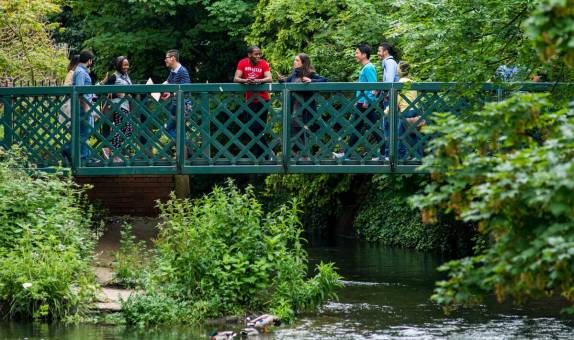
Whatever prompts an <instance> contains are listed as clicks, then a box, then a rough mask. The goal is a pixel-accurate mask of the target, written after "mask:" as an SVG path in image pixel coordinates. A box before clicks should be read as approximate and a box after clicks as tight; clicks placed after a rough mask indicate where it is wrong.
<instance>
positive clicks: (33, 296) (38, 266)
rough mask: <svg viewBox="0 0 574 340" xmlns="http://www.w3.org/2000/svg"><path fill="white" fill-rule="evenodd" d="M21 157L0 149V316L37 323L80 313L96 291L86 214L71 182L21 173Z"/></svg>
mask: <svg viewBox="0 0 574 340" xmlns="http://www.w3.org/2000/svg"><path fill="white" fill-rule="evenodd" d="M22 158H23V157H22V155H21V154H20V153H19V151H18V150H17V149H13V150H10V151H4V150H3V149H1V148H0V313H1V315H2V316H3V317H5V318H10V319H16V318H17V319H32V318H33V319H37V320H38V319H50V320H61V319H64V318H66V317H68V316H73V315H78V314H82V312H83V311H84V310H85V306H86V304H87V303H88V302H89V301H90V300H91V298H92V297H93V295H94V291H95V288H96V286H95V283H94V278H93V274H92V273H91V272H90V269H89V262H90V260H91V254H92V252H93V249H94V246H95V241H96V235H95V233H93V232H92V231H91V230H90V223H91V222H90V216H91V210H90V209H89V207H88V206H87V205H86V204H85V203H84V200H83V190H82V189H81V188H79V187H78V186H77V185H76V184H74V183H73V182H72V180H71V178H67V177H58V175H54V174H51V175H50V174H46V173H41V172H35V171H32V170H26V171H24V170H23V169H22V166H21V161H16V160H17V159H22Z"/></svg>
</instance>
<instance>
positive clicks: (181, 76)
mask: <svg viewBox="0 0 574 340" xmlns="http://www.w3.org/2000/svg"><path fill="white" fill-rule="evenodd" d="M167 83H168V84H191V79H190V78H189V72H187V69H186V68H185V67H183V65H181V64H179V66H178V67H177V68H176V69H175V70H171V72H169V76H168V77H167Z"/></svg>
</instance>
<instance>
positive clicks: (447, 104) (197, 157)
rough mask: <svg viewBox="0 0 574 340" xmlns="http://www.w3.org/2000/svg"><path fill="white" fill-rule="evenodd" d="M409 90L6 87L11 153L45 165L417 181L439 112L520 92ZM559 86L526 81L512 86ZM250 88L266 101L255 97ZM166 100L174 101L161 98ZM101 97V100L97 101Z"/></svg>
mask: <svg viewBox="0 0 574 340" xmlns="http://www.w3.org/2000/svg"><path fill="white" fill-rule="evenodd" d="M403 86H405V85H404V84H402V83H321V84H266V85H257V86H247V85H239V84H189V85H133V86H63V87H21V88H0V147H3V148H9V147H11V146H12V145H14V144H17V145H19V146H20V147H21V148H22V149H23V150H24V151H25V152H26V154H27V157H28V160H29V162H30V163H32V164H34V165H35V166H36V167H38V168H40V169H44V170H52V171H53V169H54V168H56V167H64V168H70V169H71V170H72V173H73V174H75V175H127V174H233V173H415V172H418V171H419V170H417V167H418V166H419V165H420V161H421V158H422V156H423V150H424V148H425V145H426V144H427V142H428V138H429V137H428V136H426V135H425V134H424V133H422V132H421V131H420V129H419V128H420V126H421V125H423V124H432V118H431V115H432V114H433V113H435V112H452V113H454V114H460V113H461V112H463V111H464V110H465V109H466V108H468V107H469V106H471V105H474V104H476V103H485V102H490V101H499V100H501V99H502V98H503V97H504V96H505V95H506V93H507V91H508V89H506V90H503V89H502V88H499V87H497V86H496V85H494V84H485V85H483V86H482V87H481V89H480V90H478V91H475V92H474V95H473V96H472V97H471V99H469V97H468V96H461V89H462V88H463V87H464V86H462V85H460V84H455V83H410V84H409V86H408V88H403ZM551 86H553V84H531V83H529V84H514V85H513V89H512V90H513V91H517V90H520V91H537V92H540V91H548V90H549V89H550V87H551ZM246 91H253V92H254V94H255V95H254V96H252V97H251V98H249V99H247V100H246V97H245V92H246ZM262 91H266V92H269V93H270V97H271V99H270V100H269V101H264V100H262V99H261V97H260V96H259V95H260V94H261V92H262ZM371 91H382V92H381V93H380V94H379V95H377V97H376V100H375V101H369V105H368V108H367V109H366V110H362V109H359V108H357V107H356V106H355V102H356V101H357V96H359V97H365V98H367V94H368V93H369V92H371ZM161 93H170V94H171V96H170V97H169V99H161V98H159V94H161ZM91 94H95V95H96V97H97V99H95V100H92V101H89V102H88V101H87V100H85V96H86V95H91ZM384 104H386V105H384ZM385 107H386V108H385ZM401 107H402V109H401ZM171 127H173V129H171ZM64 150H66V152H64ZM335 154H337V155H336V156H338V157H335Z"/></svg>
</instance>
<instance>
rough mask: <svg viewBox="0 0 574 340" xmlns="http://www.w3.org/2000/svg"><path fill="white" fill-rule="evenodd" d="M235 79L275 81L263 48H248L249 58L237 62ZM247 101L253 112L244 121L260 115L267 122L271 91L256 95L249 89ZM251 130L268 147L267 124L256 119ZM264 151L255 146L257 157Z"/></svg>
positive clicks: (241, 80)
mask: <svg viewBox="0 0 574 340" xmlns="http://www.w3.org/2000/svg"><path fill="white" fill-rule="evenodd" d="M233 81H234V82H235V83H240V84H248V85H255V84H265V83H271V82H272V81H273V78H272V76H271V71H270V69H269V64H268V63H267V62H266V61H265V60H263V59H261V49H260V48H259V47H257V46H249V48H248V49H247V58H244V59H241V60H240V61H239V63H238V64H237V69H236V70H235V77H233ZM252 97H253V98H252ZM245 101H246V102H248V104H247V106H248V107H249V109H250V110H251V111H252V112H249V113H248V114H247V116H248V118H247V119H245V120H244V119H242V121H243V122H244V123H245V122H248V121H249V120H250V118H251V117H252V116H253V115H255V116H257V117H259V119H261V121H262V122H263V123H267V113H268V108H269V104H268V103H267V102H268V101H269V92H267V91H259V92H257V94H256V95H255V97H254V94H253V91H247V92H245ZM249 130H250V131H251V132H252V133H253V135H254V136H255V137H256V138H258V139H259V140H260V141H261V144H263V145H264V146H265V148H266V149H268V145H267V141H266V140H265V137H264V133H263V132H264V130H265V126H263V125H261V124H260V123H259V122H258V121H254V122H253V123H252V124H251V125H250V126H249ZM264 151H265V150H263V149H262V148H261V146H260V145H258V144H255V145H254V146H253V153H254V154H255V156H256V157H257V158H259V156H261V155H262V154H263V153H264ZM268 156H271V152H269V153H268Z"/></svg>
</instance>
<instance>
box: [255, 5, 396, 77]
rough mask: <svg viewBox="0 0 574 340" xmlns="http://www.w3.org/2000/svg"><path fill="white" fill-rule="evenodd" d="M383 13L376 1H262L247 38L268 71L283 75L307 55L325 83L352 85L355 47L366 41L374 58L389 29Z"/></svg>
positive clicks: (356, 67) (354, 68)
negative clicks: (258, 48)
mask: <svg viewBox="0 0 574 340" xmlns="http://www.w3.org/2000/svg"><path fill="white" fill-rule="evenodd" d="M385 8H388V7H387V6H386V5H384V4H383V3H382V2H381V1H376V0H369V1H363V0H325V1H289V0H261V1H259V4H258V5H257V10H256V12H255V17H256V18H257V19H256V20H255V22H254V23H253V25H252V26H251V32H250V33H249V35H248V36H247V38H246V39H247V41H248V42H249V43H250V44H256V45H259V46H261V48H262V50H263V52H264V54H265V58H266V59H267V60H268V61H269V62H270V64H271V66H272V67H273V68H274V69H275V70H279V71H280V72H282V73H287V72H289V70H291V65H292V63H293V58H292V57H294V56H295V55H296V54H297V53H301V52H305V53H307V54H309V55H310V56H311V60H312V61H313V64H314V65H315V67H316V68H317V71H318V72H320V73H321V75H324V76H326V77H327V78H329V80H331V81H353V80H355V78H356V74H354V73H355V72H356V71H358V69H359V66H358V65H357V63H356V62H355V60H354V52H355V49H354V46H356V45H357V44H358V43H361V42H368V43H370V44H371V45H373V47H374V52H373V56H374V55H375V52H376V47H377V44H378V43H379V42H381V41H383V40H384V39H385V32H386V31H387V29H388V24H387V23H388V22H389V18H388V16H386V15H385ZM353 77H355V78H353Z"/></svg>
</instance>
